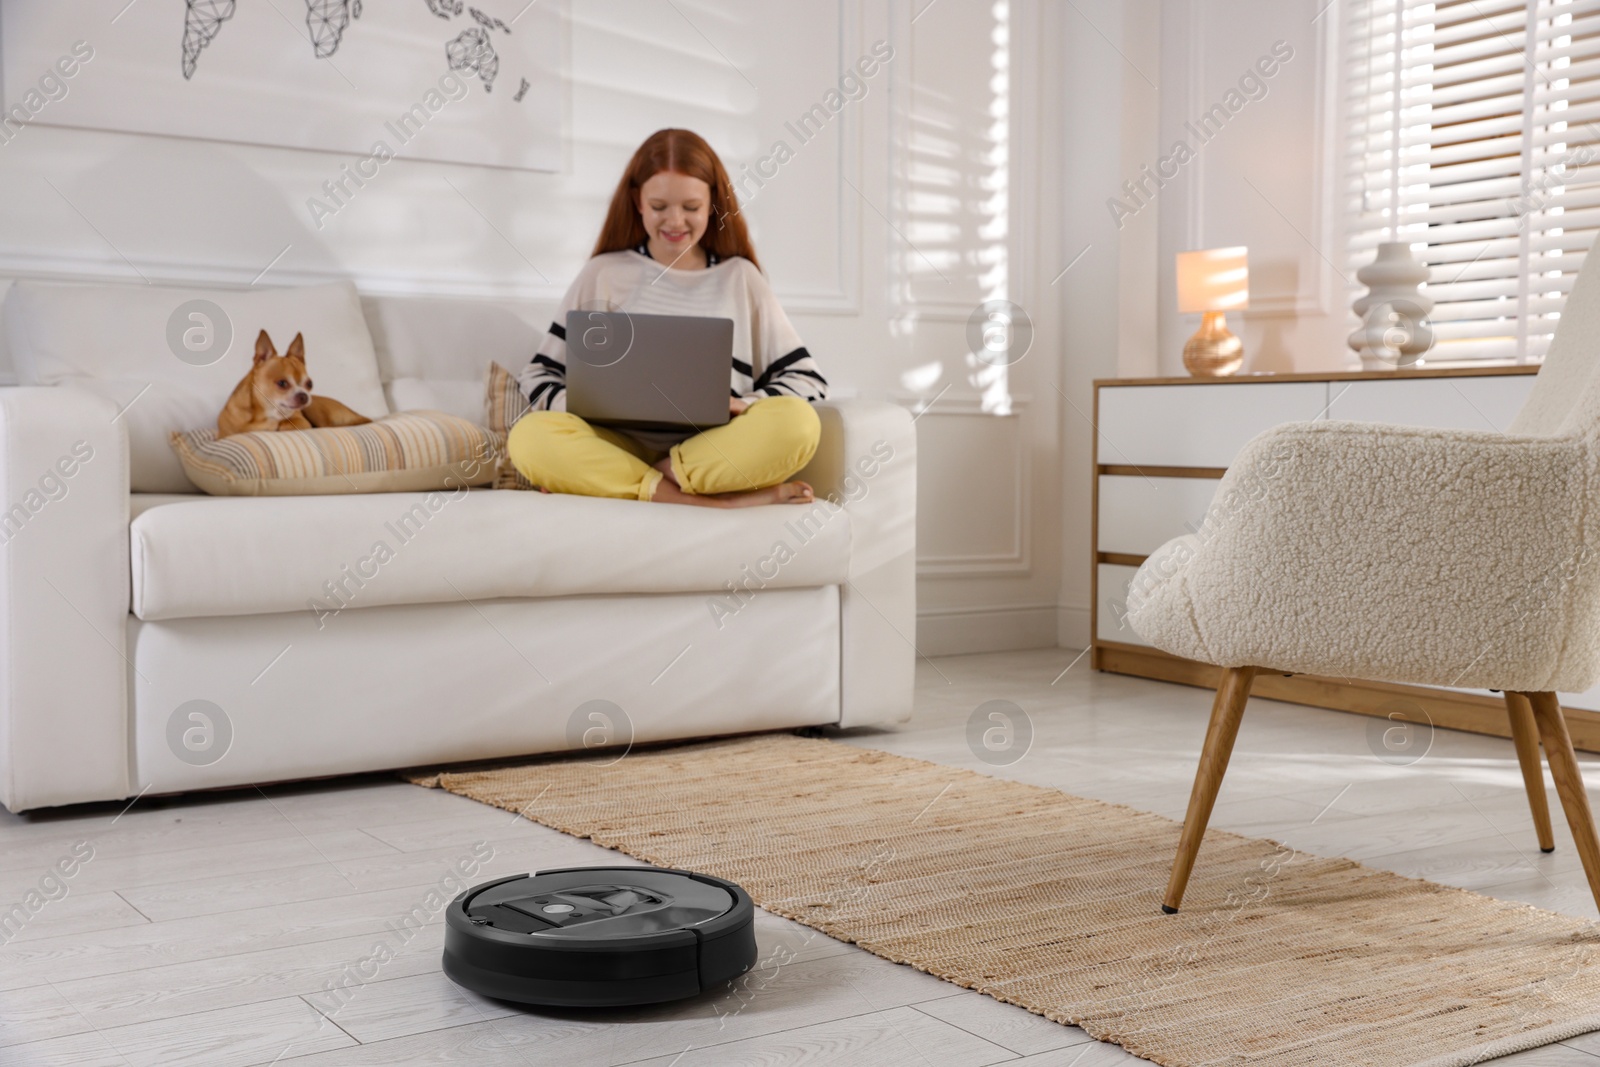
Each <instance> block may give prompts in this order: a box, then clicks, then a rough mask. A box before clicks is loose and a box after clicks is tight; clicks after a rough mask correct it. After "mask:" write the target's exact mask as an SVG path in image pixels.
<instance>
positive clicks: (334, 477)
mask: <svg viewBox="0 0 1600 1067" xmlns="http://www.w3.org/2000/svg"><path fill="white" fill-rule="evenodd" d="M171 441H172V448H173V451H175V452H177V454H178V459H179V461H180V462H181V463H182V464H183V470H184V473H185V474H187V475H188V476H189V480H190V481H192V482H194V484H195V485H198V486H199V487H200V488H201V489H203V490H205V491H206V492H207V493H210V494H212V495H213V496H309V495H316V494H323V493H421V492H428V491H430V490H435V489H458V488H460V487H461V486H464V485H467V486H473V485H492V484H493V483H494V481H495V478H496V476H497V472H498V470H499V469H500V459H501V453H502V452H503V451H504V449H503V448H502V444H503V442H504V441H505V438H504V436H499V437H497V436H496V435H495V434H494V433H492V432H491V431H489V430H486V429H484V428H483V427H482V426H479V425H477V424H476V423H474V422H470V421H468V420H467V419H463V418H460V417H458V416H455V415H446V414H444V413H443V412H440V411H407V412H403V413H401V414H399V415H386V416H384V417H383V418H381V419H378V420H376V421H375V422H369V423H367V424H366V425H364V426H343V427H338V428H328V429H315V430H264V431H259V432H256V433H239V434H234V435H232V436H230V437H224V438H222V439H220V440H219V439H218V438H217V431H216V429H215V427H208V428H206V429H203V430H190V431H188V432H187V433H184V432H181V431H174V432H173V433H172V437H171Z"/></svg>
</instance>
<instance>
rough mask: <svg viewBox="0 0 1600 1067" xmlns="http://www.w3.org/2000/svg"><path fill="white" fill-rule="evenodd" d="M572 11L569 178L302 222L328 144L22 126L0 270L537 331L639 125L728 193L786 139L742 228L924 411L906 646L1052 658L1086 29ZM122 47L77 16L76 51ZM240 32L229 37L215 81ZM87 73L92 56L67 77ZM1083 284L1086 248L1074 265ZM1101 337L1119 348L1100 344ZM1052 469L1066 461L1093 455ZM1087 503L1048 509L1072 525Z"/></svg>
mask: <svg viewBox="0 0 1600 1067" xmlns="http://www.w3.org/2000/svg"><path fill="white" fill-rule="evenodd" d="M6 2H8V3H10V2H19V0H6ZM543 2H546V3H550V2H555V0H543ZM1081 6H1083V7H1084V8H1085V9H1086V10H1087V9H1089V8H1090V7H1091V5H1089V4H1087V3H1085V4H1083V5H1081ZM567 12H568V16H569V17H568V20H567V30H566V41H565V54H566V63H567V72H568V86H569V96H568V99H567V101H566V102H565V107H566V110H567V148H566V153H565V156H566V159H565V165H564V169H563V170H562V171H561V172H560V173H556V174H543V173H531V172H522V171H512V170H500V169H492V168H482V167H472V166H460V165H452V164H441V163H428V162H417V161H408V160H407V159H405V158H404V155H403V153H402V156H401V158H399V159H397V160H395V161H394V162H392V163H389V164H387V165H386V166H385V167H384V168H383V169H382V171H381V173H380V175H379V176H378V177H377V178H375V179H373V180H372V181H371V182H370V183H369V184H368V185H367V186H366V187H365V188H363V189H361V190H360V192H359V194H358V195H357V196H356V197H355V198H354V199H353V200H352V202H351V203H350V205H349V206H348V207H347V208H345V209H343V210H341V211H340V212H339V213H338V214H337V215H336V216H334V217H333V218H331V219H328V220H326V222H325V224H324V225H323V226H322V227H321V228H320V229H319V228H317V227H316V226H315V225H314V223H313V222H312V219H311V216H310V214H309V212H308V211H307V209H306V205H305V202H306V199H307V198H308V197H310V196H312V195H313V194H315V193H316V192H317V190H318V188H319V186H320V185H321V183H322V182H323V181H324V180H326V179H327V178H329V177H332V176H334V175H335V174H336V172H337V170H338V166H339V164H340V163H342V162H346V160H345V159H343V158H341V157H340V156H338V155H334V154H329V153H322V152H308V151H297V150H290V149H282V148H272V147H264V146H259V145H251V144H246V143H233V142H219V141H202V140H180V139H173V138H161V137H150V136H141V135H130V134H122V133H117V132H93V131H82V130H68V129H57V128H51V127H47V126H33V127H31V128H28V129H26V130H24V131H22V133H21V134H20V135H19V136H18V137H16V138H15V139H14V140H13V141H11V142H10V143H8V144H5V145H3V146H0V279H9V278H13V277H17V276H23V275H26V276H35V277H40V276H42V277H70V278H101V279H119V280H124V281H130V282H134V283H139V282H142V281H162V282H169V281H182V282H203V283H217V284H231V285H244V284H249V283H251V282H252V281H256V280H257V279H259V284H291V283H297V282H309V281H317V280H323V279H327V278H331V277H349V278H352V279H354V280H355V282H356V283H357V285H358V286H359V287H361V288H362V289H363V290H364V291H366V292H371V293H379V292H382V293H402V294H409V293H415V294H451V295H456V296H459V297H461V298H463V299H471V300H484V301H494V302H497V303H501V304H505V305H507V306H511V307H513V308H515V309H516V310H517V311H518V312H519V313H520V314H523V315H525V316H526V317H527V318H528V319H529V320H530V321H533V322H538V323H542V322H544V321H545V320H546V319H547V318H548V315H549V313H550V309H551V307H552V306H553V304H554V302H555V300H556V299H557V298H558V297H559V296H560V294H561V292H562V291H563V290H564V288H565V286H566V284H567V282H568V280H569V279H570V278H571V277H572V275H573V274H574V273H575V271H576V270H577V268H578V267H579V265H580V264H581V263H582V261H583V259H584V257H585V256H586V255H587V254H588V251H589V248H590V246H591V245H592V243H593V240H594V237H595V234H596V232H597V229H598V226H599V223H600V219H601V215H602V212H603V209H604V205H605V203H606V201H607V198H608V197H609V194H610V192H611V190H612V188H613V186H614V184H615V182H616V180H617V177H618V175H619V173H620V171H621V168H622V165H623V163H624V162H625V161H626V159H627V157H628V155H629V154H630V153H631V151H632V150H633V148H634V147H635V146H636V145H637V144H638V142H639V141H640V140H642V139H643V138H644V137H645V136H646V135H647V134H648V133H650V132H651V131H653V130H655V129H657V128H659V127H662V126H667V125H676V126H687V127H690V128H693V129H696V130H698V131H700V132H701V133H702V134H704V135H705V136H706V137H707V138H708V139H709V140H710V141H711V142H712V144H713V145H714V146H716V147H717V148H718V149H719V151H720V152H721V153H722V154H723V157H724V160H725V161H726V162H727V163H728V164H729V167H730V170H732V171H733V172H734V174H735V176H736V179H737V177H738V176H739V175H740V174H741V173H742V170H741V168H742V167H743V166H745V165H750V166H754V165H756V164H757V162H758V161H759V160H760V159H761V158H762V157H765V156H768V155H769V154H770V153H771V150H772V147H773V143H774V141H776V140H778V139H783V140H785V141H787V142H788V143H789V147H790V148H791V149H793V150H794V155H793V158H792V159H791V160H790V161H788V162H787V163H784V164H783V165H782V166H781V167H778V168H777V172H776V174H775V176H773V177H772V178H771V179H770V180H769V181H767V182H766V184H765V185H764V186H763V187H761V188H760V191H759V193H758V194H757V195H755V196H754V197H753V198H752V199H751V200H750V202H749V204H748V215H749V218H750V220H751V222H752V226H753V231H754V236H755V239H756V243H757V247H758V250H759V252H760V255H761V257H762V262H763V264H764V266H765V267H766V268H767V270H768V273H769V275H770V277H771V278H772V280H773V283H774V286H775V288H776V289H777V292H778V294H779V296H780V298H781V299H782V300H783V302H784V304H785V306H786V307H787V308H788V310H789V312H790V314H791V316H792V317H793V318H794V320H795V322H796V325H797V326H798V328H799V330H800V333H801V335H802V337H804V338H805V340H806V342H807V344H808V346H809V347H810V348H811V350H812V351H813V352H814V353H815V354H816V356H817V358H818V360H819V361H820V362H821V364H822V366H823V368H824V370H825V371H826V373H827V374H828V376H829V378H830V379H831V380H832V382H833V383H834V387H835V390H836V392H837V393H840V394H846V395H848V394H857V395H862V396H869V397H877V398H885V399H892V400H896V401H898V402H902V403H905V404H908V405H917V404H918V402H919V400H918V398H921V399H922V400H923V401H926V400H927V399H929V398H932V397H934V396H938V397H939V399H938V400H937V402H936V403H934V404H933V405H932V407H931V408H929V409H928V410H927V412H926V414H923V415H921V416H920V417H919V420H918V424H917V425H918V428H919V443H920V447H921V448H922V450H923V455H924V457H925V459H924V463H923V466H922V468H921V469H922V482H921V490H922V499H921V507H920V514H919V531H920V534H921V537H922V541H923V546H924V555H925V557H926V558H925V559H924V561H923V564H922V576H921V579H920V583H919V598H920V605H921V608H920V610H921V622H920V624H919V627H918V634H917V635H916V641H917V644H918V645H919V647H920V649H921V651H923V652H924V653H926V654H936V653H940V652H953V651H975V650H980V649H985V648H996V647H1025V646H1029V645H1048V644H1053V643H1054V642H1055V640H1056V636H1057V631H1058V625H1059V624H1060V620H1061V619H1062V618H1067V619H1070V620H1071V627H1072V628H1076V627H1077V625H1078V622H1079V621H1080V616H1081V619H1083V620H1086V618H1087V612H1086V608H1085V603H1086V600H1087V586H1086V577H1084V578H1083V580H1081V581H1080V575H1079V572H1083V571H1084V565H1083V561H1082V560H1079V559H1076V558H1074V559H1071V560H1070V572H1071V575H1072V577H1071V578H1070V579H1069V581H1068V587H1069V590H1070V591H1069V592H1068V593H1067V594H1066V595H1065V596H1063V595H1062V594H1061V590H1062V585H1061V566H1062V555H1061V553H1060V552H1059V551H1057V548H1056V546H1058V545H1060V544H1061V529H1062V516H1063V508H1062V507H1061V503H1060V501H1061V496H1060V489H1061V486H1062V484H1063V483H1062V478H1061V464H1062V461H1063V458H1064V457H1063V452H1062V443H1061V439H1060V435H1059V427H1060V423H1059V420H1060V418H1061V411H1062V404H1061V396H1060V393H1058V391H1057V385H1058V384H1060V382H1061V381H1062V380H1063V375H1062V373H1061V372H1062V369H1063V366H1064V363H1063V360H1064V359H1066V360H1068V361H1071V360H1078V361H1079V363H1077V364H1074V366H1078V367H1080V368H1081V367H1088V366H1091V365H1093V366H1101V365H1102V364H1104V365H1105V366H1107V367H1109V366H1110V364H1105V360H1106V358H1107V357H1106V355H1105V352H1106V351H1109V349H1095V350H1093V351H1089V350H1084V349H1075V350H1074V351H1073V352H1072V353H1066V352H1065V351H1064V350H1063V349H1062V348H1061V343H1062V336H1063V333H1062V329H1061V327H1062V325H1063V323H1062V308H1063V306H1064V303H1063V302H1064V301H1067V300H1074V299H1076V300H1079V301H1080V302H1084V303H1094V302H1095V301H1094V299H1093V298H1092V297H1090V296H1088V295H1087V292H1086V291H1085V292H1084V293H1078V294H1075V295H1072V296H1069V295H1068V294H1074V289H1073V286H1071V285H1067V284H1057V285H1054V286H1052V285H1051V284H1050V282H1051V279H1052V278H1054V277H1055V276H1056V274H1057V272H1058V271H1059V270H1060V269H1061V267H1062V266H1063V265H1064V264H1065V262H1066V261H1065V259H1064V258H1063V252H1064V248H1063V246H1062V242H1061V241H1060V240H1059V235H1061V234H1062V233H1063V232H1066V229H1070V226H1068V227H1066V228H1065V229H1064V226H1063V214H1064V212H1065V213H1066V214H1069V215H1070V214H1071V212H1072V209H1071V207H1070V206H1068V205H1067V204H1065V203H1064V201H1063V199H1062V197H1061V195H1060V187H1061V182H1062V177H1061V175H1062V169H1063V167H1073V166H1079V165H1083V160H1082V159H1080V158H1078V157H1079V156H1081V155H1082V153H1081V151H1078V150H1075V151H1073V152H1070V153H1067V154H1066V156H1065V157H1063V155H1062V154H1060V153H1059V151H1058V149H1059V146H1060V143H1061V139H1062V138H1063V137H1064V136H1069V135H1070V134H1071V131H1072V128H1073V127H1072V123H1071V122H1067V121H1064V115H1066V114H1067V112H1068V111H1069V110H1070V111H1071V112H1072V114H1074V115H1077V114H1079V112H1080V111H1089V110H1093V109H1094V105H1093V103H1092V102H1091V101H1090V100H1088V99H1082V100H1078V99H1075V98H1074V97H1073V95H1072V94H1071V93H1067V92H1064V91H1063V90H1064V86H1065V83H1066V82H1071V83H1073V84H1075V85H1080V87H1081V84H1082V73H1081V72H1080V71H1075V70H1073V69H1072V68H1071V67H1070V66H1063V65H1062V64H1061V63H1060V62H1059V60H1060V59H1061V58H1062V52H1063V48H1062V45H1063V41H1064V40H1071V41H1072V42H1074V44H1073V47H1074V48H1078V49H1087V48H1088V46H1089V44H1090V42H1089V40H1088V38H1086V37H1083V36H1082V34H1081V33H1079V32H1077V31H1074V32H1072V33H1070V34H1069V33H1067V31H1066V29H1065V28H1064V25H1065V23H1067V22H1070V21H1071V20H1074V19H1077V18H1078V16H1076V15H1075V14H1073V13H1072V12H1071V11H1069V10H1066V9H1062V8H1059V7H1058V5H1055V4H1047V3H1044V2H1042V0H1010V2H1006V0H1001V2H998V3H996V2H992V0H936V2H933V3H930V2H929V0H836V2H815V0H814V2H808V3H805V4H803V5H796V4H784V3H779V2H777V0H760V2H751V0H739V2H735V0H700V2H687V0H679V2H678V3H675V4H671V5H663V4H660V3H659V2H657V0H571V2H570V4H569V6H568V8H567ZM242 25H243V24H242V23H241V24H240V26H235V27H232V29H233V30H235V31H237V30H238V29H239V28H241V26H242ZM115 32H116V25H115V23H114V22H111V21H110V20H109V19H107V20H103V21H102V20H96V21H95V22H94V24H93V25H89V26H86V27H85V28H84V31H83V37H84V38H85V39H87V40H89V41H90V42H91V43H94V42H95V41H97V40H105V39H107V38H109V36H110V35H113V34H115ZM880 40H882V41H887V42H889V43H890V44H891V45H892V46H893V48H894V50H895V58H894V59H893V61H892V62H890V63H889V64H888V66H887V68H886V69H884V70H883V71H881V72H880V73H878V74H877V75H876V76H875V77H874V78H872V79H871V80H870V82H869V89H868V91H867V93H866V95H865V96H864V97H863V98H862V99H860V100H859V101H856V102H854V103H851V104H849V105H847V106H846V107H845V108H844V110H843V111H842V113H841V114H840V115H839V116H838V117H837V118H835V119H834V120H833V121H832V122H831V123H830V125H829V127H828V128H827V130H826V131H825V133H824V135H822V136H818V137H816V138H814V139H812V140H810V141H809V142H808V143H806V144H804V145H801V144H799V143H798V142H797V140H796V139H795V138H794V137H793V135H792V134H791V133H789V132H788V131H787V130H786V128H785V126H784V123H785V121H786V120H790V119H793V118H794V117H796V116H798V115H799V114H800V113H802V112H804V111H806V110H807V109H809V108H810V107H811V106H812V105H813V104H815V103H818V102H821V101H822V100H823V98H824V94H826V93H827V91H828V90H829V89H830V88H833V87H834V86H835V85H836V83H837V81H838V76H839V72H840V70H841V68H843V67H845V66H847V65H853V64H854V62H855V61H856V59H857V58H858V57H860V56H862V55H863V54H866V53H868V52H869V51H870V50H871V48H872V46H873V44H874V42H877V41H880ZM70 44H71V42H63V48H65V47H67V46H68V45H70ZM247 45H248V39H247V37H246V35H244V34H240V33H238V32H233V33H224V34H222V35H219V37H218V38H217V40H216V41H215V42H214V43H213V44H212V46H211V47H210V48H209V49H208V51H207V53H206V61H207V65H208V67H215V66H217V65H218V64H221V63H223V62H224V60H225V59H226V52H225V49H226V48H228V47H244V46H247ZM174 47H175V48H176V45H174ZM1069 58H1070V57H1069ZM1101 61H1103V60H1097V62H1101ZM93 76H94V68H93V65H92V64H90V65H88V66H86V67H85V68H84V70H83V71H82V72H81V73H80V74H79V77H80V78H89V77H93ZM399 106H400V105H399V104H397V108H398V107H399ZM247 136H248V135H247V134H241V137H242V138H246V139H247ZM423 136H426V133H425V131H424V134H423ZM772 170H773V167H772V165H771V164H769V165H768V167H767V171H768V173H771V172H772ZM745 187H746V188H752V187H753V186H752V185H751V184H748V183H747V184H746V186H745ZM1069 243H1070V242H1069ZM1073 251H1074V252H1075V251H1076V248H1074V249H1073ZM1102 269H1103V264H1098V263H1096V262H1091V261H1089V260H1085V261H1084V262H1082V263H1080V264H1079V265H1078V266H1077V267H1075V268H1074V271H1073V272H1072V273H1071V274H1070V275H1069V277H1070V278H1072V279H1074V281H1075V280H1076V279H1077V278H1093V277H1096V276H1097V272H1098V271H1100V270H1102ZM995 297H1004V298H1007V299H1010V300H1012V301H1015V302H1016V303H1017V304H1020V305H1022V306H1023V307H1024V308H1026V309H1027V311H1028V312H1029V314H1030V315H1031V317H1032V319H1033V321H1034V323H1035V326H1036V328H1037V336H1036V339H1035V342H1034V348H1033V350H1032V351H1031V352H1030V353H1029V355H1028V356H1027V357H1026V358H1024V359H1023V360H1021V361H1020V362H1019V363H1017V364H1015V365H1014V366H1012V367H1010V368H1009V374H1007V373H1004V372H1001V371H997V370H996V369H995V368H992V367H988V366H986V365H983V364H981V363H979V362H978V361H976V360H975V359H973V358H972V357H971V355H970V353H969V350H968V346H967V342H966V321H967V318H968V316H969V315H970V314H971V313H972V311H973V310H974V308H975V307H976V305H977V304H978V303H980V302H981V301H983V300H986V299H991V298H995ZM1079 343H1082V335H1078V337H1077V338H1076V340H1075V344H1079ZM1097 343H1098V344H1100V345H1102V346H1103V345H1106V344H1110V345H1112V346H1113V348H1114V347H1115V344H1116V336H1115V333H1114V332H1112V333H1107V334H1104V335H1103V336H1098V340H1097ZM1074 375H1075V377H1074V379H1073V381H1072V382H1070V383H1068V384H1069V390H1068V391H1069V393H1070V394H1071V395H1073V396H1074V397H1075V398H1076V401H1077V402H1078V403H1079V406H1080V407H1081V406H1082V403H1083V397H1084V396H1085V393H1084V392H1083V389H1082V378H1081V374H1078V372H1077V371H1074ZM1079 429H1080V430H1081V427H1079ZM1079 437H1080V438H1081V433H1080V434H1079ZM1080 446H1081V440H1080V441H1078V444H1077V445H1075V446H1074V447H1075V448H1077V447H1080ZM1080 450H1081V449H1080ZM1065 458H1066V459H1068V460H1069V461H1070V463H1071V464H1072V465H1074V466H1073V470H1074V471H1075V472H1076V471H1077V467H1078V466H1081V462H1080V461H1082V462H1086V460H1083V457H1082V455H1080V454H1079V453H1078V452H1070V453H1069V454H1068V455H1067V456H1066V457H1065ZM1074 477H1075V478H1076V477H1079V475H1078V474H1076V473H1075V474H1074ZM1080 480H1081V479H1080ZM1071 487H1072V488H1074V489H1075V490H1076V489H1077V488H1081V486H1078V485H1077V484H1076V483H1073V485H1072V486H1071ZM1070 499H1073V500H1075V501H1076V500H1081V499H1085V498H1084V497H1082V496H1081V495H1079V496H1076V497H1072V498H1070ZM1077 510H1078V506H1077V505H1076V504H1074V505H1073V506H1072V507H1069V508H1067V509H1065V511H1066V512H1067V521H1068V522H1069V523H1070V524H1074V528H1076V527H1077V526H1081V524H1082V520H1081V518H1079V517H1078V516H1077ZM1085 573H1086V572H1085ZM1080 587H1081V588H1080ZM911 636H912V635H907V637H908V639H909V638H910V637H911Z"/></svg>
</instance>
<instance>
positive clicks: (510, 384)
mask: <svg viewBox="0 0 1600 1067" xmlns="http://www.w3.org/2000/svg"><path fill="white" fill-rule="evenodd" d="M527 413H528V398H527V397H525V396H523V395H522V386H521V385H519V384H518V383H517V376H516V375H515V374H512V373H511V372H510V371H508V370H506V369H505V368H504V367H502V366H501V365H500V364H498V363H496V362H494V361H493V360H490V361H489V381H488V384H487V387H486V388H485V390H484V397H483V424H484V425H485V426H487V427H489V432H490V433H493V434H495V435H496V436H497V437H498V439H499V441H500V446H501V447H500V451H501V457H500V473H499V477H498V478H497V479H496V480H495V483H494V487H495V488H496V489H536V488H538V486H536V485H534V484H533V483H532V482H530V481H528V479H526V478H524V477H523V476H522V472H521V471H519V470H517V468H516V467H514V466H512V465H511V457H510V456H507V455H506V454H505V443H506V435H507V434H509V433H510V432H511V427H512V426H514V425H516V422H517V420H518V419H520V418H522V416H524V415H526V414H527Z"/></svg>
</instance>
